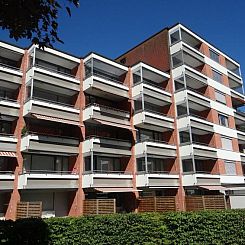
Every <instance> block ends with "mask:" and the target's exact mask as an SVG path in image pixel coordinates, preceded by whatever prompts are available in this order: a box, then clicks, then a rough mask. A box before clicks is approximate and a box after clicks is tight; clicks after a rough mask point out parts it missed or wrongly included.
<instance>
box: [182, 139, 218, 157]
mask: <svg viewBox="0 0 245 245" xmlns="http://www.w3.org/2000/svg"><path fill="white" fill-rule="evenodd" d="M180 155H181V158H182V159H185V158H189V157H190V156H194V157H195V158H196V159H217V158H218V155H217V149H216V148H214V147H210V146H209V145H208V144H204V143H200V142H193V144H191V143H189V142H186V143H184V144H181V146H180Z"/></svg>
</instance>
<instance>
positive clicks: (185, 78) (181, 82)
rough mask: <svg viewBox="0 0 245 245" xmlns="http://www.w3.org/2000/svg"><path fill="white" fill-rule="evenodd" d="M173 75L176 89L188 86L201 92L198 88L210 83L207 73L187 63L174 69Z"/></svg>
mask: <svg viewBox="0 0 245 245" xmlns="http://www.w3.org/2000/svg"><path fill="white" fill-rule="evenodd" d="M173 77H174V79H175V91H178V90H179V89H183V88H185V87H186V88H188V89H190V90H193V91H196V92H197V93H200V92H198V90H200V89H202V88H205V87H206V86H207V85H208V81H207V80H208V79H207V77H206V76H205V75H203V74H202V73H201V72H199V71H197V70H195V69H193V68H191V67H188V66H186V65H184V66H180V67H178V68H176V69H174V70H173Z"/></svg>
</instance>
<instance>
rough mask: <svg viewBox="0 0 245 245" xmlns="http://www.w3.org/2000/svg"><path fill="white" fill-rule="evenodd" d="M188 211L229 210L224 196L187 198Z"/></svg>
mask: <svg viewBox="0 0 245 245" xmlns="http://www.w3.org/2000/svg"><path fill="white" fill-rule="evenodd" d="M185 205H186V211H198V210H217V209H219V210H223V209H227V205H226V200H225V197H224V196H223V195H206V196H186V197H185Z"/></svg>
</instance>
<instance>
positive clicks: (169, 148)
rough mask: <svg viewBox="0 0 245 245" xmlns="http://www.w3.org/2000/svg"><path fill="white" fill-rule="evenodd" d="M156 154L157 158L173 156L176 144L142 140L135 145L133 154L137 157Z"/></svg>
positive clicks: (174, 155)
mask: <svg viewBox="0 0 245 245" xmlns="http://www.w3.org/2000/svg"><path fill="white" fill-rule="evenodd" d="M145 154H147V156H156V157H158V158H175V157H176V146H174V145H170V144H168V143H167V142H154V141H150V140H149V141H144V142H138V143H136V145H135V155H136V157H137V158H139V157H142V156H144V155H145Z"/></svg>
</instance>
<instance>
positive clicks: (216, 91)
mask: <svg viewBox="0 0 245 245" xmlns="http://www.w3.org/2000/svg"><path fill="white" fill-rule="evenodd" d="M214 93H215V101H217V102H219V103H221V104H223V105H226V94H225V93H222V92H220V91H219V90H216V89H215V91H214ZM216 93H217V94H220V95H222V96H224V99H225V101H224V102H223V101H220V100H218V99H217V96H216Z"/></svg>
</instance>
